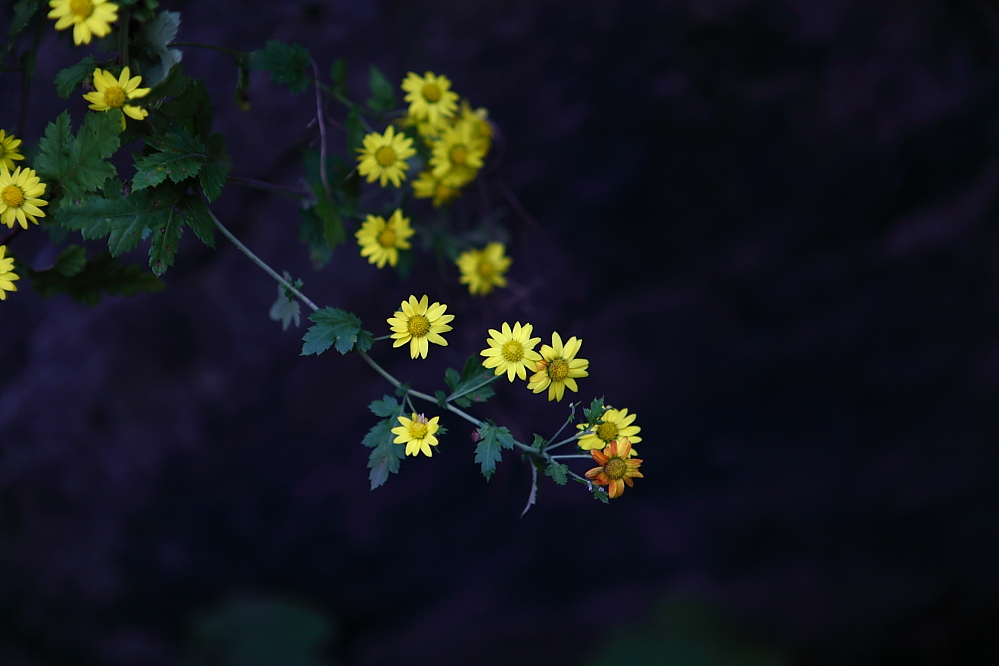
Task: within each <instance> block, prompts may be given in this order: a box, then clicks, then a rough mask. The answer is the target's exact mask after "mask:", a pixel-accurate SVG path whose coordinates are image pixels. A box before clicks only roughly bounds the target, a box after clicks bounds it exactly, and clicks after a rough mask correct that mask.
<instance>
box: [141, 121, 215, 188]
mask: <svg viewBox="0 0 999 666" xmlns="http://www.w3.org/2000/svg"><path fill="white" fill-rule="evenodd" d="M146 144H147V145H148V146H150V147H151V148H155V149H156V152H154V153H150V154H148V155H144V156H142V157H140V158H139V159H137V160H136V161H135V177H134V178H132V189H133V190H143V189H146V188H147V187H154V186H156V185H159V184H160V183H162V182H163V181H164V180H166V179H167V178H169V179H170V180H172V181H173V182H175V183H179V182H181V181H182V180H186V179H188V178H193V177H194V176H196V175H198V172H199V171H201V167H202V166H203V165H204V164H205V163H206V162H207V161H208V151H207V149H206V148H205V144H203V143H202V142H201V141H200V140H199V139H197V138H195V137H192V136H191V135H190V134H188V133H187V132H185V131H184V130H183V129H181V128H179V127H176V128H175V129H173V130H171V131H168V132H167V133H166V134H165V135H163V136H151V137H148V138H147V139H146Z"/></svg>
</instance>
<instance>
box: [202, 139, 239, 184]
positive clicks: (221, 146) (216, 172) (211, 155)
mask: <svg viewBox="0 0 999 666" xmlns="http://www.w3.org/2000/svg"><path fill="white" fill-rule="evenodd" d="M231 163H232V160H230V159H229V155H228V154H227V153H226V152H225V136H223V135H222V134H218V133H215V134H211V135H209V136H208V162H207V163H205V166H204V167H203V168H202V169H201V173H200V174H198V180H199V181H200V182H201V189H202V190H203V191H204V193H205V196H206V197H208V200H209V201H215V200H216V199H217V198H218V196H219V195H220V194H222V188H223V187H225V175H226V173H228V171H229V165H230V164H231Z"/></svg>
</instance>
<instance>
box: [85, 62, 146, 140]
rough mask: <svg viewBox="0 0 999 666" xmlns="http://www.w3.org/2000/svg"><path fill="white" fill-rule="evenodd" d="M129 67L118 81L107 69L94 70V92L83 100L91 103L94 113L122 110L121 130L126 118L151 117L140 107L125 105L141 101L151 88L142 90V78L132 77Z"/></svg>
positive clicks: (126, 67)
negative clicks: (137, 100)
mask: <svg viewBox="0 0 999 666" xmlns="http://www.w3.org/2000/svg"><path fill="white" fill-rule="evenodd" d="M130 76H131V72H130V71H129V69H128V66H127V65H126V66H125V67H122V69H121V75H120V76H119V77H118V78H117V79H116V78H114V74H112V73H111V72H109V71H108V70H106V69H100V68H97V69H95V70H94V87H95V88H97V90H95V91H94V92H88V93H87V94H85V95H84V96H83V99H85V100H87V101H88V102H90V108H91V109H93V110H94V111H105V112H107V111H110V110H111V109H121V110H122V112H124V115H123V116H122V117H121V128H122V129H125V116H128V117H129V118H134V119H136V120H142V119H143V118H145V117H146V116H148V115H149V112H148V111H146V110H145V109H143V108H142V107H139V106H134V105H132V104H125V102H128V101H131V100H134V99H140V98H142V97H145V96H146V95H148V94H149V91H150V88H140V87H139V84H140V83H142V77H141V76H131V78H130Z"/></svg>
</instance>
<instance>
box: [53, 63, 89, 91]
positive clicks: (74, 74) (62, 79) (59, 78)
mask: <svg viewBox="0 0 999 666" xmlns="http://www.w3.org/2000/svg"><path fill="white" fill-rule="evenodd" d="M96 68H97V61H96V60H95V59H94V56H89V55H88V56H86V57H85V58H84V59H83V60H81V61H80V62H78V63H76V64H75V65H72V66H71V67H67V68H66V69H64V70H61V71H60V72H59V73H58V74H56V76H55V86H56V93H57V94H58V95H59V97H62V98H63V99H66V98H67V97H69V96H70V95H71V94H73V91H74V90H76V89H77V88H79V87H80V86H81V85H82V84H83V82H84V81H85V80H86V78H87V77H88V76H90V75H91V74H93V73H94V69H96Z"/></svg>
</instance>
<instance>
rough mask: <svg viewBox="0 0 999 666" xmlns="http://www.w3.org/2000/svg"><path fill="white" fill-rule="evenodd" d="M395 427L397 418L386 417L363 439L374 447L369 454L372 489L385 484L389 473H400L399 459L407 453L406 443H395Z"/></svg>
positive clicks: (369, 477)
mask: <svg viewBox="0 0 999 666" xmlns="http://www.w3.org/2000/svg"><path fill="white" fill-rule="evenodd" d="M393 427H395V419H385V420H383V421H379V422H378V423H376V424H375V425H374V426H373V427H372V428H371V430H369V431H368V434H366V435H365V436H364V439H363V440H362V441H361V443H362V444H364V445H365V446H367V447H368V448H370V449H372V451H371V454H370V455H369V456H368V469H370V470H371V472H370V473H369V474H368V479H369V480H370V481H371V489H372V490H374V489H375V488H377V487H379V486H381V485H382V484H384V483H385V482H386V481H387V480H388V477H389V474H398V473H399V461H400V460H402V458H404V457H405V455H406V446H405V445H404V444H395V443H393V441H392V440H394V439H395V435H394V434H393V433H392V428H393Z"/></svg>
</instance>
